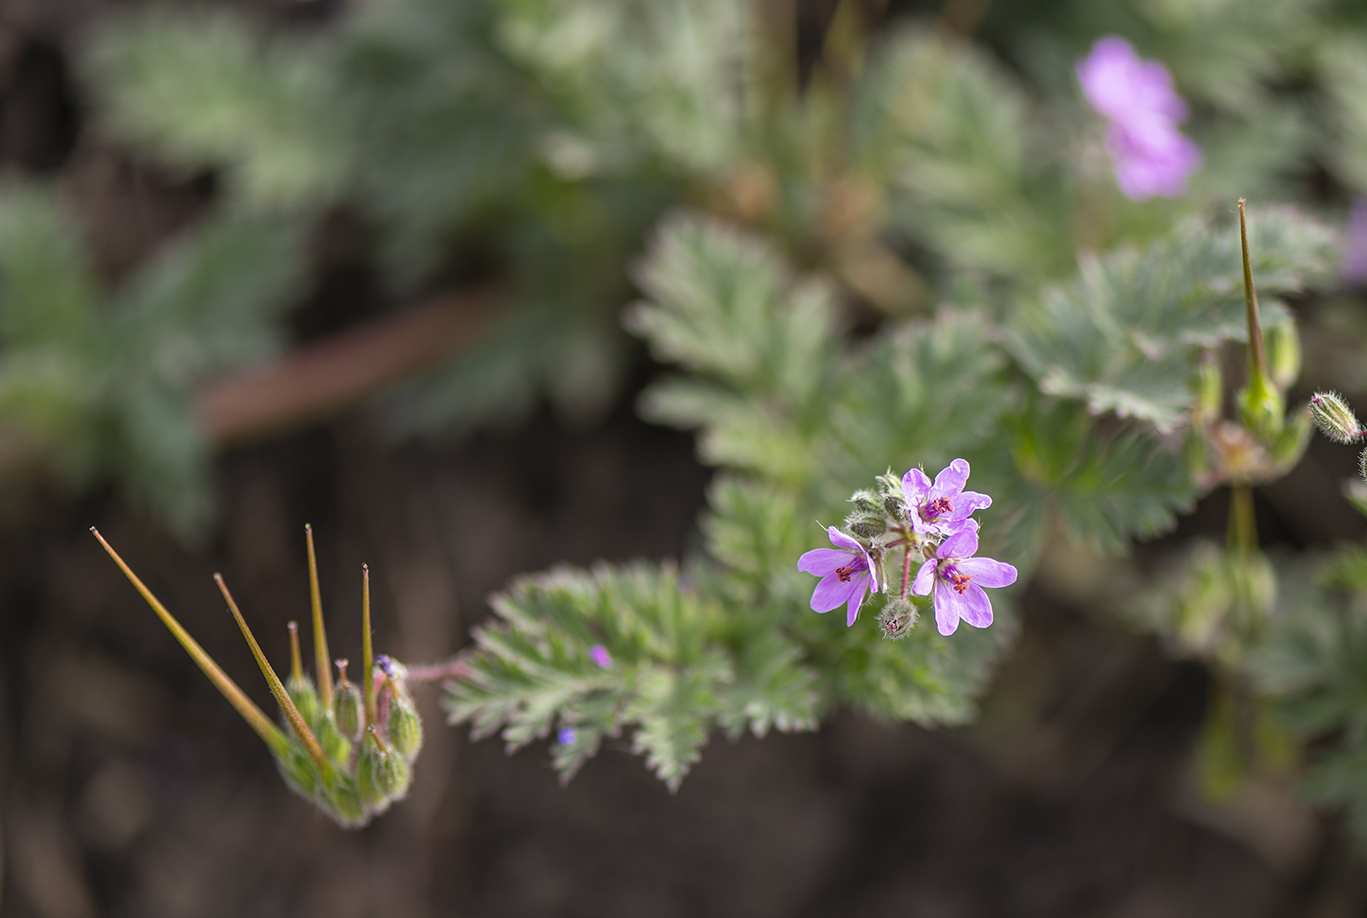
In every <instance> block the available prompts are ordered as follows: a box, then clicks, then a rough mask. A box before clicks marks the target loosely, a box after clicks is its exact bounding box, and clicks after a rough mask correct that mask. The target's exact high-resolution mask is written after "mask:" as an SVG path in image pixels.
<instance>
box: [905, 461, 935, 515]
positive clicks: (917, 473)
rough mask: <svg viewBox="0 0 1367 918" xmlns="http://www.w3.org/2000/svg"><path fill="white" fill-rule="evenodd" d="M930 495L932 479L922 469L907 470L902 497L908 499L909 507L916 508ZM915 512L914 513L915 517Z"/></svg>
mask: <svg viewBox="0 0 1367 918" xmlns="http://www.w3.org/2000/svg"><path fill="white" fill-rule="evenodd" d="M929 493H930V479H929V478H927V477H926V473H925V472H923V471H921V470H920V469H907V473H906V474H905V475H903V476H902V496H903V497H905V498H906V499H907V505H908V506H911V507H915V506H916V505H917V504H919V503H922V502H923V501H924V500H925V497H926V495H927V494H929ZM915 513H916V511H915V510H913V511H912V515H913V516H914V515H915Z"/></svg>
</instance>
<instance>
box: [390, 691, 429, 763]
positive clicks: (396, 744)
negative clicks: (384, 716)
mask: <svg viewBox="0 0 1367 918" xmlns="http://www.w3.org/2000/svg"><path fill="white" fill-rule="evenodd" d="M387 732H388V734H389V745H390V748H392V749H393V750H394V751H395V752H397V753H398V754H399V755H401V756H403V757H404V758H405V759H412V758H413V756H415V755H417V754H418V750H419V749H421V748H422V720H420V719H419V718H418V711H417V708H415V707H414V706H413V702H412V700H411V699H409V697H408V693H407V692H405V691H403V690H402V689H398V690H396V691H395V693H394V699H393V700H392V701H391V702H390V703H389V727H388V731H387Z"/></svg>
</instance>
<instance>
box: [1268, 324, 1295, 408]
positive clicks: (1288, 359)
mask: <svg viewBox="0 0 1367 918" xmlns="http://www.w3.org/2000/svg"><path fill="white" fill-rule="evenodd" d="M1264 341H1265V342H1266V347H1267V372H1268V375H1270V376H1271V377H1272V381H1273V382H1274V383H1276V384H1277V387H1278V388H1280V389H1282V390H1283V391H1285V389H1286V388H1287V387H1288V386H1290V385H1291V384H1292V383H1293V382H1295V381H1296V377H1298V376H1300V375H1301V337H1300V334H1299V333H1298V332H1297V331H1296V323H1295V322H1282V323H1280V324H1278V325H1273V326H1272V327H1271V328H1268V329H1266V330H1265V331H1264Z"/></svg>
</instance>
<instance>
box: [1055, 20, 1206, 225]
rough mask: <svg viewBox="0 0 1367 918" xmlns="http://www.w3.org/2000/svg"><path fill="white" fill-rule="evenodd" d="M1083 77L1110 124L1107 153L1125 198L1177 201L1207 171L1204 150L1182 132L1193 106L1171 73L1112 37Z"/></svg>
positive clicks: (1080, 70) (1090, 59) (1085, 65)
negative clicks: (1203, 165) (1179, 92)
mask: <svg viewBox="0 0 1367 918" xmlns="http://www.w3.org/2000/svg"><path fill="white" fill-rule="evenodd" d="M1077 77H1078V80H1079V81H1080V82H1081V83H1082V92H1083V94H1084V95H1085V96H1086V97H1087V101H1088V102H1090V103H1091V104H1092V107H1093V108H1095V109H1096V110H1097V111H1098V112H1100V113H1101V114H1102V115H1103V116H1105V118H1106V119H1107V120H1108V121H1109V122H1110V129H1109V130H1108V131H1107V132H1106V149H1107V151H1108V152H1109V153H1110V154H1111V162H1113V163H1114V164H1115V175H1116V181H1117V183H1118V184H1119V185H1120V190H1121V192H1122V193H1123V194H1124V195H1125V196H1126V197H1127V198H1130V199H1132V200H1143V199H1145V198H1151V197H1153V196H1154V195H1163V196H1165V197H1177V196H1178V195H1180V194H1182V193H1183V192H1184V191H1186V188H1187V177H1188V176H1189V175H1190V174H1191V173H1192V172H1195V171H1196V169H1197V168H1199V167H1200V165H1201V150H1200V148H1198V147H1197V146H1196V144H1194V143H1192V142H1191V141H1190V140H1188V139H1187V138H1186V137H1184V136H1183V135H1182V132H1181V131H1179V130H1178V129H1177V125H1178V124H1179V123H1180V122H1182V121H1184V120H1186V117H1187V106H1186V103H1185V102H1183V101H1182V98H1181V96H1179V95H1177V93H1176V92H1174V91H1173V88H1172V77H1171V76H1170V75H1169V74H1168V69H1167V68H1166V67H1164V66H1163V65H1162V64H1160V63H1158V62H1157V61H1145V60H1141V59H1140V57H1139V55H1138V54H1137V53H1135V50H1134V47H1133V46H1132V45H1131V44H1130V43H1129V42H1127V41H1126V40H1125V39H1123V38H1120V37H1118V36H1115V35H1107V36H1105V37H1104V38H1100V39H1098V40H1097V43H1096V44H1095V45H1093V46H1092V52H1091V53H1090V54H1088V55H1087V57H1085V58H1084V59H1083V60H1081V61H1079V62H1078V65H1077Z"/></svg>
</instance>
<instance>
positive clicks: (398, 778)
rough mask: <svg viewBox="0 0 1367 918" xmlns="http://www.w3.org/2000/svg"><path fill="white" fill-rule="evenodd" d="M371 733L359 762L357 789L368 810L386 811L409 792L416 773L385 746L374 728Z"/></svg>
mask: <svg viewBox="0 0 1367 918" xmlns="http://www.w3.org/2000/svg"><path fill="white" fill-rule="evenodd" d="M367 730H368V735H369V737H370V741H369V742H366V743H364V744H363V745H362V747H361V755H360V759H359V761H358V762H357V763H356V784H357V790H358V791H359V792H360V796H361V801H362V802H363V803H364V804H365V805H366V806H367V807H372V808H383V807H385V806H388V805H389V803H390V802H391V801H393V800H396V799H398V798H399V797H402V796H403V795H404V794H406V793H408V785H409V782H410V780H411V778H412V771H411V770H410V769H409V767H408V762H407V761H405V760H404V758H403V757H402V756H400V755H398V754H396V753H395V752H394V751H393V750H391V749H386V748H385V747H384V744H383V743H382V741H381V740H380V736H379V734H378V733H376V732H375V728H374V727H368V728H367Z"/></svg>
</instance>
